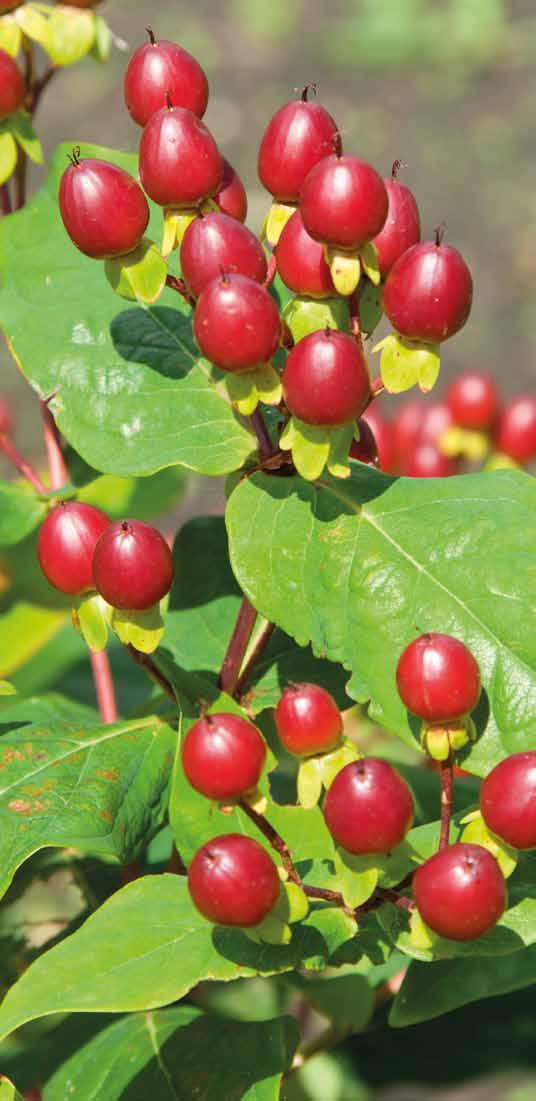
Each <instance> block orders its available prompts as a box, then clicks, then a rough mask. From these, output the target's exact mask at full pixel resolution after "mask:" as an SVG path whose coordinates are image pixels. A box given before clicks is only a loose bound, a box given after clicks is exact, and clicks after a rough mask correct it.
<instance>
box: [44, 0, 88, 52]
mask: <svg viewBox="0 0 536 1101" xmlns="http://www.w3.org/2000/svg"><path fill="white" fill-rule="evenodd" d="M95 22H96V16H95V12H93V11H81V10H79V9H78V8H71V7H58V8H53V10H52V12H51V13H50V16H49V19H48V27H47V33H46V38H45V39H44V41H42V42H41V45H42V46H43V49H44V50H46V52H47V54H48V56H49V57H50V58H51V60H52V61H53V62H54V64H55V65H61V66H66V65H74V64H75V63H76V62H77V61H81V60H82V58H83V57H86V55H87V54H88V53H89V52H90V50H91V49H92V47H93V44H94V42H95Z"/></svg>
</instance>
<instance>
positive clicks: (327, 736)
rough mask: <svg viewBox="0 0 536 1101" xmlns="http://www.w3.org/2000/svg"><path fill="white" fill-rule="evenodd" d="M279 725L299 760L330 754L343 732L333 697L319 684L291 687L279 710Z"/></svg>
mask: <svg viewBox="0 0 536 1101" xmlns="http://www.w3.org/2000/svg"><path fill="white" fill-rule="evenodd" d="M275 724H276V727H277V733H278V734H279V738H280V740H281V742H282V743H283V745H284V746H285V748H286V749H288V751H289V753H293V754H294V755H295V756H296V757H309V756H311V755H312V754H315V753H329V751H330V750H331V749H335V746H336V745H338V743H339V741H340V739H341V737H342V732H343V727H342V715H341V713H340V711H339V708H338V707H337V704H336V703H335V700H334V699H333V696H331V695H330V694H329V692H326V690H325V688H321V687H320V685H318V684H289V685H288V687H287V688H285V690H284V692H283V694H282V696H281V699H280V700H279V703H278V705H277V707H276V711H275Z"/></svg>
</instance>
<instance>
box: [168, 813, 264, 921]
mask: <svg viewBox="0 0 536 1101" xmlns="http://www.w3.org/2000/svg"><path fill="white" fill-rule="evenodd" d="M188 887H189V890H190V894H191V896H192V901H193V903H194V906H196V907H197V909H198V910H199V911H200V913H202V914H203V917H206V918H208V920H209V921H214V922H216V923H217V924H218V925H239V926H242V927H244V928H247V927H248V926H250V925H258V924H259V922H261V921H263V920H264V918H265V917H267V915H268V914H269V913H270V910H272V909H273V907H274V906H275V904H276V902H277V900H278V898H279V890H280V881H279V876H278V873H277V868H276V866H275V864H274V862H273V860H272V859H271V857H270V856H268V853H267V852H266V850H265V849H263V847H262V845H259V843H258V842H257V841H253V839H252V838H251V837H244V836H243V835H242V834H239V833H227V834H223V835H222V836H221V837H214V838H213V839H212V841H207V843H206V845H203V846H202V847H201V848H200V849H199V850H198V851H197V852H196V854H195V856H194V858H193V860H192V863H191V864H190V868H189V871H188Z"/></svg>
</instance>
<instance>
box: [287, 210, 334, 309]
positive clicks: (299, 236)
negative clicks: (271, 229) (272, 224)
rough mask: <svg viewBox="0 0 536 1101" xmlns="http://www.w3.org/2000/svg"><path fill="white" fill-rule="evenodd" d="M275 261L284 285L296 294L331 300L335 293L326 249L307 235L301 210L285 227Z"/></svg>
mask: <svg viewBox="0 0 536 1101" xmlns="http://www.w3.org/2000/svg"><path fill="white" fill-rule="evenodd" d="M275 258H276V261H277V270H278V272H279V275H280V276H281V278H282V280H283V282H284V283H285V284H286V286H287V287H290V290H291V291H295V293H296V294H305V295H309V296H310V297H311V298H329V296H330V295H334V294H335V293H336V291H335V287H334V286H333V280H332V278H331V272H330V270H329V267H328V265H327V264H326V260H325V257H324V248H323V246H322V245H321V244H319V242H318V241H315V240H314V239H313V238H312V237H311V236H310V235H309V234H308V232H307V230H306V228H305V226H304V224H303V219H302V216H301V214H300V211H299V210H296V211H295V213H294V214H293V215H292V217H291V218H289V220H288V222H287V224H286V226H285V227H284V229H283V232H282V233H281V236H280V238H279V241H278V242H277V245H276V248H275Z"/></svg>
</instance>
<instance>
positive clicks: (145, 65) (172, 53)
mask: <svg viewBox="0 0 536 1101" xmlns="http://www.w3.org/2000/svg"><path fill="white" fill-rule="evenodd" d="M149 37H150V42H146V43H144V45H143V46H139V47H138V49H137V50H136V51H135V53H133V54H132V57H131V58H130V61H129V63H128V65H127V70H126V73H125V84H124V92H125V103H126V105H127V108H128V111H129V114H130V115H131V117H132V118H133V119H134V122H137V123H138V125H139V126H145V125H146V123H148V121H149V119H150V118H151V117H152V116H153V115H154V114H156V112H157V111H160V110H161V109H162V108H163V107H165V106H166V105H167V100H168V96H169V97H170V99H171V102H172V103H173V104H174V105H175V107H186V108H187V109H188V110H189V111H192V112H193V114H194V115H197V117H198V118H203V115H204V114H205V111H206V109H207V103H208V81H207V78H206V76H205V73H204V72H203V69H202V68H201V66H200V64H199V62H198V61H196V59H195V57H192V55H191V54H189V53H188V51H187V50H184V49H183V48H182V46H178V45H177V43H176V42H167V41H165V40H162V41H160V42H157V41H156V40H155V37H154V35H153V33H152V31H150V32H149Z"/></svg>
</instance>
